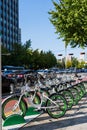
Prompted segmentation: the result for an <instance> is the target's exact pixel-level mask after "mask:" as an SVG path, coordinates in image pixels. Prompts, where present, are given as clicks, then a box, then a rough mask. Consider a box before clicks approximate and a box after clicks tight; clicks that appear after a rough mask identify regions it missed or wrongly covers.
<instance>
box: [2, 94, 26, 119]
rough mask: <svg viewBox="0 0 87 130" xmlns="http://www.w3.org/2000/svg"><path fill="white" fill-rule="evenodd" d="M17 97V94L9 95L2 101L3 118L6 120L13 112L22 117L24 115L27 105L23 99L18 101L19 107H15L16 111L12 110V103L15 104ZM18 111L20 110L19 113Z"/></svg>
mask: <svg viewBox="0 0 87 130" xmlns="http://www.w3.org/2000/svg"><path fill="white" fill-rule="evenodd" d="M18 99H19V98H18V96H11V97H9V98H7V99H6V100H4V101H3V102H2V118H3V120H6V119H7V118H8V117H9V116H11V115H13V114H20V115H22V116H23V117H24V116H25V115H26V111H27V106H26V102H25V101H24V100H23V99H21V101H20V103H19V107H18V108H17V111H14V112H13V110H12V107H13V105H15V104H16V102H17V101H18ZM19 111H21V113H19Z"/></svg>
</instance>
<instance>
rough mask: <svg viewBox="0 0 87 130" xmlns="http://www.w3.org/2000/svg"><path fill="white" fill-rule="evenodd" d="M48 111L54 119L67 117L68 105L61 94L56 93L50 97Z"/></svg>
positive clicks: (47, 105)
mask: <svg viewBox="0 0 87 130" xmlns="http://www.w3.org/2000/svg"><path fill="white" fill-rule="evenodd" d="M46 107H47V108H46V111H47V113H48V114H49V116H51V117H52V118H55V119H57V118H59V117H62V116H64V115H65V113H66V110H67V103H66V100H65V98H64V97H63V96H62V95H61V94H57V93H54V94H52V95H50V96H49V99H48V100H47V102H46Z"/></svg>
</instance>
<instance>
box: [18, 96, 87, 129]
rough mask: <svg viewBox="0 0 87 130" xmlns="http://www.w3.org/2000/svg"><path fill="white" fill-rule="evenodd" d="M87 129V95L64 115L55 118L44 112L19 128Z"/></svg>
mask: <svg viewBox="0 0 87 130" xmlns="http://www.w3.org/2000/svg"><path fill="white" fill-rule="evenodd" d="M46 129H47V130H87V96H86V97H83V98H82V99H81V101H80V102H79V104H78V105H76V106H73V107H72V109H71V110H68V111H67V112H66V114H65V116H64V117H62V118H59V119H53V118H51V117H49V115H48V114H46V113H44V114H42V115H40V116H39V117H38V118H36V119H34V120H33V121H31V122H29V123H27V124H26V125H25V126H24V127H22V128H20V129H19V130H46Z"/></svg>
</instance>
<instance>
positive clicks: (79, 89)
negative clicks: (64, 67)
mask: <svg viewBox="0 0 87 130" xmlns="http://www.w3.org/2000/svg"><path fill="white" fill-rule="evenodd" d="M74 88H75V89H77V91H78V93H79V96H80V100H81V98H82V97H83V95H84V93H83V91H82V89H81V87H80V86H79V85H78V84H77V85H76V86H74Z"/></svg>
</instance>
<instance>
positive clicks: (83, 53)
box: [80, 52, 85, 60]
mask: <svg viewBox="0 0 87 130" xmlns="http://www.w3.org/2000/svg"><path fill="white" fill-rule="evenodd" d="M80 55H81V56H82V57H81V58H82V59H83V60H84V59H85V58H84V56H85V52H81V53H80Z"/></svg>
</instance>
